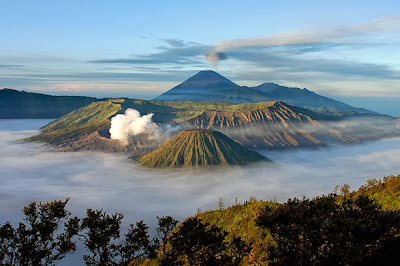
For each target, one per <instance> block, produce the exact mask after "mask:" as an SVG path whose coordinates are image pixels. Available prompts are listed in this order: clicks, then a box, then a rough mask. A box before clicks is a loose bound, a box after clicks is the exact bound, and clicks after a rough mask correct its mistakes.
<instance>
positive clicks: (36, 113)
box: [0, 88, 99, 119]
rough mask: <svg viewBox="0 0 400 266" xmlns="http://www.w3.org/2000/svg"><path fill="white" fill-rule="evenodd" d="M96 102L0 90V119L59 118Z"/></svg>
mask: <svg viewBox="0 0 400 266" xmlns="http://www.w3.org/2000/svg"><path fill="white" fill-rule="evenodd" d="M96 101H99V99H96V98H93V97H84V96H52V95H46V94H41V93H33V92H25V91H17V90H12V89H7V88H6V89H2V90H0V118H1V119H19V118H24V119H28V118H29V119H39V118H40V119H44V118H59V117H61V116H63V115H65V114H67V113H69V112H71V111H73V110H75V109H78V108H81V107H83V106H86V105H88V104H91V103H92V102H96Z"/></svg>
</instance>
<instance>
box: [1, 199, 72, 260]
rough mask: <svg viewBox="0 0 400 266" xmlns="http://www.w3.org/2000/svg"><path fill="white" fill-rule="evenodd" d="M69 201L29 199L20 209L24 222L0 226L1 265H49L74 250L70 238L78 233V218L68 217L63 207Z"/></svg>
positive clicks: (68, 214) (67, 212) (68, 213)
mask: <svg viewBox="0 0 400 266" xmlns="http://www.w3.org/2000/svg"><path fill="white" fill-rule="evenodd" d="M68 200H69V199H68V198H67V199H65V201H61V200H57V201H52V202H46V203H41V202H40V203H39V204H37V203H36V202H31V203H30V204H29V205H28V206H26V207H24V209H23V213H24V215H25V218H24V220H25V223H23V222H21V223H19V226H18V227H17V228H16V229H14V228H13V226H12V225H11V223H9V222H7V223H6V224H4V225H3V226H2V227H1V228H0V259H1V264H2V265H49V264H53V263H55V262H57V261H59V260H61V259H63V258H64V257H65V255H66V254H68V253H70V252H73V251H75V250H76V243H75V242H74V241H73V240H72V238H73V237H74V236H75V235H76V234H78V231H79V219H78V218H77V217H73V218H69V217H70V215H71V213H70V212H69V211H67V210H66V209H65V206H66V204H67V203H68ZM61 225H64V230H63V231H61V228H60V227H61ZM57 233H58V234H57Z"/></svg>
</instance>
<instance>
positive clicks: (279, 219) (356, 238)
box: [0, 175, 400, 265]
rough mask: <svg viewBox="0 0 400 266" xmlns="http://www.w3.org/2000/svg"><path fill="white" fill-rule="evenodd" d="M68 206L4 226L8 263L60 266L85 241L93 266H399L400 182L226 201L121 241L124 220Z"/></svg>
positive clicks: (2, 251) (46, 206) (3, 253)
mask: <svg viewBox="0 0 400 266" xmlns="http://www.w3.org/2000/svg"><path fill="white" fill-rule="evenodd" d="M67 202H68V199H67V200H65V201H54V202H47V203H43V204H42V203H39V204H37V203H35V202H32V203H31V204H30V205H28V206H26V207H25V208H24V209H23V212H24V214H25V222H22V223H20V224H19V225H18V227H16V228H14V226H13V225H12V224H10V223H6V224H4V225H2V226H1V227H0V261H1V264H2V265H16V264H18V265H43V264H46V265H47V264H52V263H55V262H57V261H60V260H61V259H63V258H64V257H65V255H66V254H68V253H71V252H74V251H75V250H76V242H77V241H81V242H82V243H83V245H84V246H85V247H86V249H87V251H86V253H87V254H86V255H84V256H83V260H84V261H85V263H86V264H88V265H128V264H129V265H269V264H271V265H341V264H343V265H391V263H392V261H393V260H395V259H397V258H398V254H397V253H398V251H399V250H400V213H399V211H400V175H398V176H388V177H384V178H383V179H381V180H369V181H368V182H367V183H366V184H365V185H363V186H361V187H360V188H359V189H358V190H357V191H350V189H349V186H348V185H343V186H342V187H336V188H335V189H334V191H333V192H332V193H330V194H328V195H323V196H318V197H315V198H313V199H308V198H303V199H296V198H294V199H289V200H288V201H287V202H286V203H278V202H276V201H257V200H256V199H255V198H250V200H249V201H246V202H244V203H235V205H234V206H231V207H229V208H226V209H225V208H224V202H223V199H220V200H219V202H218V205H219V210H215V211H207V212H203V213H202V212H200V211H199V213H198V214H197V215H196V216H194V217H190V218H188V219H187V220H185V221H183V222H182V223H181V224H179V225H178V221H177V220H175V219H174V218H172V217H171V216H165V217H157V218H158V227H157V228H156V232H157V235H156V236H155V237H154V238H150V236H149V233H148V227H147V225H146V224H145V223H144V222H143V221H139V222H137V223H136V224H131V226H130V228H129V230H128V232H127V233H125V234H124V235H123V236H121V232H120V224H121V220H122V219H123V215H122V214H118V213H116V214H114V215H109V214H106V213H105V212H103V211H102V210H91V209H88V210H87V214H86V217H84V218H78V217H72V218H71V213H70V212H68V211H67V210H66V209H65V207H66V204H67ZM177 225H178V226H177ZM61 228H63V230H61Z"/></svg>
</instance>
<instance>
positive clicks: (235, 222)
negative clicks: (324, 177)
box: [196, 175, 400, 265]
mask: <svg viewBox="0 0 400 266" xmlns="http://www.w3.org/2000/svg"><path fill="white" fill-rule="evenodd" d="M361 196H367V197H369V198H370V199H371V200H373V201H374V202H375V203H376V204H377V205H379V206H380V207H381V209H382V210H383V211H395V212H396V211H400V175H398V176H388V177H384V178H383V179H381V180H376V179H374V180H369V181H368V182H367V183H366V184H365V185H363V186H361V187H360V188H359V189H358V190H357V191H352V192H344V193H343V192H341V195H340V196H339V197H337V202H338V204H341V202H343V201H344V200H345V199H357V198H359V197H361ZM279 206H283V204H281V203H274V202H265V201H258V202H255V201H252V202H250V203H246V204H244V205H236V206H232V207H229V208H227V209H223V210H214V211H207V212H204V213H200V214H198V215H196V218H199V219H201V220H202V221H203V222H204V223H208V224H210V226H213V225H215V226H217V227H219V228H221V229H222V230H224V231H226V232H227V233H228V236H227V237H228V239H232V238H233V237H240V238H241V239H242V240H243V241H244V242H245V243H246V245H248V246H249V247H251V251H250V254H249V255H248V256H247V257H245V258H244V261H243V263H244V265H248V264H251V265H266V264H267V263H268V257H269V252H270V251H269V250H270V249H269V248H270V247H273V246H274V245H276V243H275V241H274V239H273V237H272V236H271V234H270V233H269V230H268V229H263V228H261V227H258V226H256V221H257V219H258V218H259V217H260V215H261V214H262V212H263V210H264V209H265V208H266V207H270V208H272V209H276V208H278V207H279ZM299 222H300V223H301V221H299Z"/></svg>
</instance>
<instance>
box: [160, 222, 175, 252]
mask: <svg viewBox="0 0 400 266" xmlns="http://www.w3.org/2000/svg"><path fill="white" fill-rule="evenodd" d="M157 220H158V227H157V234H158V237H159V238H160V239H161V246H162V253H163V255H164V256H167V255H168V254H167V252H166V247H167V242H168V236H169V235H170V234H171V233H172V232H173V231H174V230H175V228H176V225H177V224H178V223H179V221H178V220H175V219H174V218H172V216H163V217H158V216H157Z"/></svg>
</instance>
